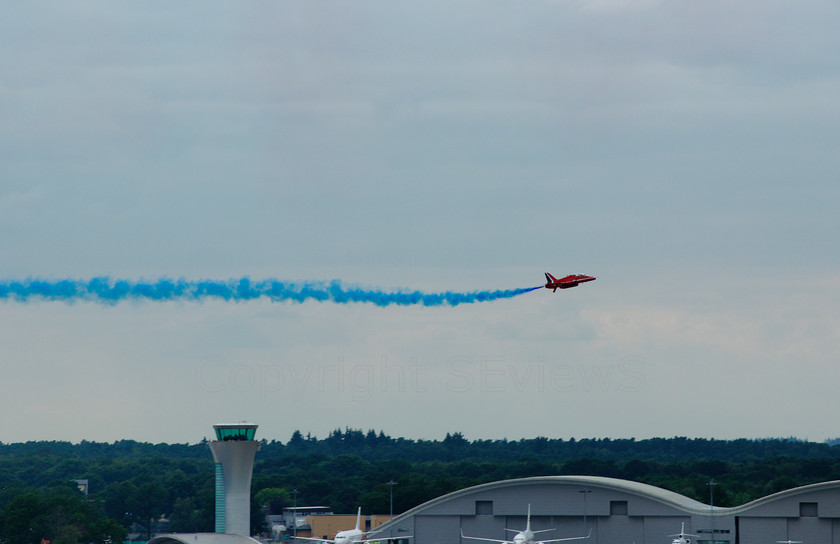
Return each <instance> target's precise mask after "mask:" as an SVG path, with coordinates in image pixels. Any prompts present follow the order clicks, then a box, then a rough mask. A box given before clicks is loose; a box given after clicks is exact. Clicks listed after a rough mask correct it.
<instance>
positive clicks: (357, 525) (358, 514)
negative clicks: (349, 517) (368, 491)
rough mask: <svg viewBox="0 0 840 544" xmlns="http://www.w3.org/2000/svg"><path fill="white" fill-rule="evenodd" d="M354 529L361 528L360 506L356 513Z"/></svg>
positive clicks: (358, 529)
mask: <svg viewBox="0 0 840 544" xmlns="http://www.w3.org/2000/svg"><path fill="white" fill-rule="evenodd" d="M356 530H357V531H361V530H362V507H361V506H360V507H359V511H358V512H357V513H356Z"/></svg>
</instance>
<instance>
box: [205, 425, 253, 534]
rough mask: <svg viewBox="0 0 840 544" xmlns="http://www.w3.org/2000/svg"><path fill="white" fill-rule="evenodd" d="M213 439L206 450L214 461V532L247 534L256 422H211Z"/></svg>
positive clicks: (249, 517)
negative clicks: (214, 423)
mask: <svg viewBox="0 0 840 544" xmlns="http://www.w3.org/2000/svg"><path fill="white" fill-rule="evenodd" d="M213 430H215V431H216V440H214V441H212V442H210V451H212V452H213V459H214V460H215V461H216V532H217V533H227V534H233V535H241V536H244V537H250V536H251V473H252V471H253V468H254V455H255V454H256V453H257V450H258V449H260V443H259V442H257V441H255V440H254V434H256V432H257V425H253V424H250V423H230V424H228V423H220V424H218V425H213Z"/></svg>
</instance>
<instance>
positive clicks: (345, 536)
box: [333, 529, 364, 544]
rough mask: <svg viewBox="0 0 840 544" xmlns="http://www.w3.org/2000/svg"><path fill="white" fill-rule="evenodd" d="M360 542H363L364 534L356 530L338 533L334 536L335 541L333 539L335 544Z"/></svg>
mask: <svg viewBox="0 0 840 544" xmlns="http://www.w3.org/2000/svg"><path fill="white" fill-rule="evenodd" d="M362 540H364V533H363V532H361V531H357V530H356V529H350V530H348V531H339V532H337V533H336V534H335V539H333V541H334V542H335V544H354V543H355V542H360V541H362Z"/></svg>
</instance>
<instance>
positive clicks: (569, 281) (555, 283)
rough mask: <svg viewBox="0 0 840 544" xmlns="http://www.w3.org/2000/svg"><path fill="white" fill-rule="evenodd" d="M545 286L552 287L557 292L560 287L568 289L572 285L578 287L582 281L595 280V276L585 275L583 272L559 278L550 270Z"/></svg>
mask: <svg viewBox="0 0 840 544" xmlns="http://www.w3.org/2000/svg"><path fill="white" fill-rule="evenodd" d="M545 280H546V284H545V288H546V289H551V290H552V291H554V292H555V293H556V292H557V290H558V289H568V288H570V287H577V286H578V285H580V284H581V283H586V282H588V281H595V278H593V277H592V276H584V275H582V274H572V275H570V276H566V277H564V278H560V279H557V278H555V277H554V276H552V275H551V274H549V273H548V272H546V273H545Z"/></svg>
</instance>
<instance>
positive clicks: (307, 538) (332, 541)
mask: <svg viewBox="0 0 840 544" xmlns="http://www.w3.org/2000/svg"><path fill="white" fill-rule="evenodd" d="M294 539H295V540H308V541H310V542H329V543H330V544H335V540H330V539H329V538H311V537H308V536H297V537H295V538H294Z"/></svg>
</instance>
